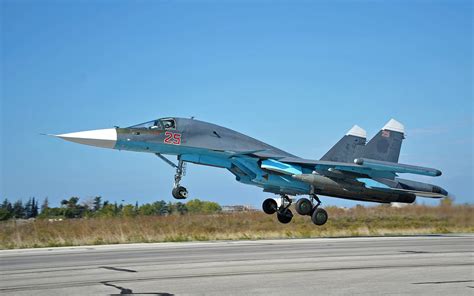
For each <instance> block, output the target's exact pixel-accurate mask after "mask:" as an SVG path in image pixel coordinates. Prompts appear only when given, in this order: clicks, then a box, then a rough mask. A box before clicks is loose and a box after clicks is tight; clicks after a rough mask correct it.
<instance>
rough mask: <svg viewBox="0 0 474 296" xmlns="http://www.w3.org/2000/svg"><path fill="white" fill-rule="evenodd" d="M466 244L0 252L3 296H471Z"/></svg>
mask: <svg viewBox="0 0 474 296" xmlns="http://www.w3.org/2000/svg"><path fill="white" fill-rule="evenodd" d="M473 252H474V236H471V235H449V236H411V237H385V238H324V239H298V240H296V239H295V240H263V241H239V242H230V241H228V242H202V243H162V244H132V245H113V246H86V247H71V248H67V247H66V248H49V249H29V250H6V251H0V266H1V272H0V294H2V295H110V294H112V295H113V294H148V295H173V294H175V295H189V294H193V295H195V294H198V295H255V294H259V295H318V294H319V295H322V294H326V295H354V294H359V295H368V294H371V295H387V294H390V295H394V294H395V295H410V294H411V295H415V294H416V295H474V260H473Z"/></svg>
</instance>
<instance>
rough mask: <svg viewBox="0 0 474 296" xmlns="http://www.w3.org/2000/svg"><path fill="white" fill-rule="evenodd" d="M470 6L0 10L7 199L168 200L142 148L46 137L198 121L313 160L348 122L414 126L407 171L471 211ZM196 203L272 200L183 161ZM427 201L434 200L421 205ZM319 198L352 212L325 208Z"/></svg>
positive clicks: (2, 191) (154, 161)
mask: <svg viewBox="0 0 474 296" xmlns="http://www.w3.org/2000/svg"><path fill="white" fill-rule="evenodd" d="M472 8H473V7H472V2H471V1H465V2H461V1H443V2H431V1H419V2H417V1H407V2H405V1H392V2H388V1H385V2H374V1H370V2H362V1H350V2H345V1H336V2H334V1H328V2H317V1H315V2H314V3H309V2H273V3H272V2H267V1H260V2H253V3H252V2H250V1H229V2H226V3H220V2H217V1H216V2H214V1H213V2H198V1H193V2H170V1H162V2H159V1H127V2H122V1H32V2H29V1H2V4H1V25H2V28H1V30H2V31H1V32H2V33H1V35H2V43H1V50H2V58H1V70H2V73H1V74H2V78H1V82H2V85H1V105H0V108H1V121H0V124H1V138H0V141H1V142H0V147H1V148H0V149H1V150H0V154H1V160H0V161H1V163H0V167H1V172H0V173H1V175H0V181H1V183H0V198H2V199H3V198H4V197H7V198H9V199H11V200H16V199H23V200H25V199H27V198H29V197H31V196H35V197H37V198H40V199H43V198H44V197H48V198H49V200H50V201H51V202H53V203H56V202H59V201H60V200H61V199H64V198H68V197H70V196H79V197H81V199H82V200H87V199H89V198H91V197H93V196H95V195H102V196H103V197H104V198H105V199H109V200H111V201H121V200H124V201H125V202H129V203H135V201H137V200H138V201H139V202H140V203H144V202H151V201H154V200H158V199H165V200H171V199H172V197H171V194H170V192H171V188H172V179H173V173H174V172H173V169H172V168H171V167H168V166H167V165H166V164H164V163H163V162H161V161H160V160H159V159H158V158H156V157H153V156H152V155H149V154H141V153H132V152H119V151H114V150H107V149H99V148H93V147H88V146H83V145H77V144H73V143H69V142H65V141H61V140H58V139H54V138H49V137H44V136H40V135H39V134H40V133H65V132H74V131H81V130H88V129H98V128H108V127H112V126H114V125H119V126H127V125H132V124H135V123H140V122H143V121H147V120H151V119H155V118H159V117H165V116H182V117H187V116H196V118H198V119H200V120H205V121H210V122H213V123H217V124H220V125H223V126H226V127H230V128H232V129H235V130H238V131H240V132H243V133H246V134H248V135H251V136H253V137H256V138H259V139H261V140H263V141H265V142H268V143H269V144H272V145H275V146H277V147H279V148H282V149H284V150H287V151H288V152H291V153H294V154H297V155H299V156H302V157H306V158H319V157H321V156H322V155H323V154H324V153H325V152H326V151H327V150H328V149H329V148H330V147H331V146H332V145H333V144H334V143H335V142H336V141H337V140H339V138H340V137H341V136H342V135H343V134H345V133H346V132H347V130H348V129H349V128H350V127H351V126H352V125H353V124H358V125H360V126H362V127H363V128H365V129H366V130H367V131H368V134H369V137H371V136H372V135H374V134H375V133H376V132H377V131H378V130H379V129H380V128H381V127H382V126H383V125H384V124H385V123H386V121H388V120H389V119H390V118H392V117H393V118H396V119H397V120H399V121H401V122H402V123H404V124H405V126H406V131H407V132H406V134H407V135H406V140H405V142H404V144H403V147H402V153H401V157H400V162H403V163H409V164H417V165H424V166H430V167H436V168H439V169H441V170H442V171H443V176H441V177H439V178H420V177H416V176H414V177H413V178H414V179H416V180H423V181H428V182H433V183H436V184H438V185H441V186H443V187H445V188H446V189H447V190H448V191H450V192H452V194H453V195H454V196H455V198H456V201H457V202H461V203H463V202H471V203H472V201H473V193H474V192H473V191H474V190H473V137H474V134H473V113H474V110H473V103H472V102H473V89H472V85H473V84H472V83H473V72H472V71H473V70H472V69H473V56H472V55H473V52H472V50H473V48H472V44H473V40H472V39H473V32H472V30H473V29H472V26H473V24H472V19H473V15H472V11H473V9H472ZM183 185H185V186H187V187H188V189H189V190H190V193H191V195H192V197H196V198H201V199H207V200H214V201H218V202H220V203H221V204H242V203H243V204H253V205H255V206H259V205H260V203H261V201H262V200H263V199H264V198H266V197H268V196H269V195H268V194H266V193H263V192H262V191H261V190H260V189H259V188H257V187H251V186H247V185H243V184H240V183H237V182H235V181H234V177H233V176H232V175H231V174H230V173H228V172H227V171H225V170H219V169H215V168H206V167H202V166H196V165H189V166H188V174H187V176H186V177H185V178H184V180H183ZM419 201H420V202H422V201H425V202H428V200H427V199H421V198H420V199H419ZM323 202H324V203H325V204H335V205H345V206H351V205H354V204H355V203H354V202H351V201H344V200H339V199H335V198H323Z"/></svg>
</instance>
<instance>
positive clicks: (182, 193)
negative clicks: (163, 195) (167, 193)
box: [171, 186, 188, 199]
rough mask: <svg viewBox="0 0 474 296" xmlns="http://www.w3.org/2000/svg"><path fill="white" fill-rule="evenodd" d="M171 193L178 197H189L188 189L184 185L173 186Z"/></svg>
mask: <svg viewBox="0 0 474 296" xmlns="http://www.w3.org/2000/svg"><path fill="white" fill-rule="evenodd" d="M171 194H172V195H173V197H174V198H176V199H186V197H188V190H187V189H186V188H184V187H183V186H178V187H176V188H173V191H171Z"/></svg>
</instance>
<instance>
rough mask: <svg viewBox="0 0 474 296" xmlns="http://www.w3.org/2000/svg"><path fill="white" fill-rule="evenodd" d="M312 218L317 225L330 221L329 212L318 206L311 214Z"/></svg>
mask: <svg viewBox="0 0 474 296" xmlns="http://www.w3.org/2000/svg"><path fill="white" fill-rule="evenodd" d="M311 220H312V221H313V223H314V224H316V225H324V224H325V223H326V222H327V221H328V212H326V210H325V209H321V208H317V209H316V210H315V211H314V212H313V214H312V215H311Z"/></svg>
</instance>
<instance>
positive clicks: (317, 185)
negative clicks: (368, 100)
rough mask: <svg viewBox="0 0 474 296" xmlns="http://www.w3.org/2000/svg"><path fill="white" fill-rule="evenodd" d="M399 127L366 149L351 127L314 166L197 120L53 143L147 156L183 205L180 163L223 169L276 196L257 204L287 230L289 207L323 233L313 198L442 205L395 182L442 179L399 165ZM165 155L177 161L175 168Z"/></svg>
mask: <svg viewBox="0 0 474 296" xmlns="http://www.w3.org/2000/svg"><path fill="white" fill-rule="evenodd" d="M404 132H405V131H404V127H403V125H402V124H401V123H399V122H398V121H396V120H394V119H391V120H390V121H389V122H388V123H387V124H386V125H385V126H384V127H383V128H382V129H381V130H380V131H379V132H378V133H377V135H375V136H374V137H373V138H372V139H371V140H370V141H369V142H368V143H367V144H366V132H365V130H363V129H362V128H360V127H359V126H357V125H355V126H354V127H352V128H351V129H350V130H349V132H347V134H346V135H345V136H343V137H342V139H341V140H339V142H337V143H336V145H334V146H333V147H332V148H331V149H330V150H329V151H328V152H327V153H326V154H325V155H324V156H323V157H322V158H321V159H320V160H313V159H303V158H300V157H297V156H295V155H292V154H290V153H288V152H285V151H283V150H280V149H278V148H275V147H273V146H270V145H268V144H266V143H263V142H261V141H259V140H256V139H254V138H251V137H249V136H246V135H244V134H241V133H238V132H236V131H233V130H231V129H228V128H225V127H222V126H218V125H215V124H212V123H208V122H203V121H199V120H195V119H187V118H177V117H167V118H161V119H157V120H152V121H149V122H145V123H142V124H138V125H134V126H130V127H127V128H119V127H116V128H111V129H100V130H92V131H83V132H77V133H68V134H61V135H54V136H56V137H59V138H62V139H64V140H67V141H71V142H76V143H80V144H86V145H92V146H97V147H104V148H112V149H118V150H129V151H138V152H147V153H153V154H155V155H156V156H158V157H159V158H161V159H162V160H164V161H165V162H166V163H167V164H169V165H171V166H172V167H174V168H175V169H176V174H175V176H174V187H173V190H172V195H173V197H174V198H176V199H185V198H186V197H187V196H188V191H187V189H186V188H185V187H183V186H181V184H180V181H181V178H182V176H183V173H184V170H185V163H187V162H190V163H195V164H201V165H207V166H214V167H219V168H224V169H227V170H228V171H230V172H231V173H232V174H234V175H235V177H236V179H237V181H239V182H242V183H245V184H250V185H256V186H259V187H261V188H263V191H265V192H271V193H274V194H276V195H279V196H280V198H269V199H266V200H265V201H264V202H263V205H262V208H263V211H264V212H265V213H267V214H274V213H276V214H277V218H278V221H280V222H281V223H289V222H290V221H291V219H292V217H293V213H292V211H291V210H290V208H289V207H290V205H291V204H292V202H293V201H294V200H295V198H290V196H297V195H308V196H309V198H305V197H303V198H299V199H298V200H297V201H296V204H295V209H296V212H298V214H300V215H308V216H310V217H311V220H312V221H313V223H314V224H316V225H323V224H325V223H326V221H327V219H328V214H327V212H326V211H325V210H324V209H322V208H321V207H320V204H321V201H320V200H319V198H318V196H317V195H318V194H319V195H325V196H333V197H338V198H345V199H351V200H359V201H370V202H378V203H392V202H397V203H413V202H414V201H415V199H416V196H423V197H430V198H442V197H445V196H447V194H448V193H447V192H446V190H444V189H442V188H440V187H438V186H435V185H431V184H426V183H421V182H415V181H410V180H406V179H401V178H398V174H402V173H410V174H418V175H425V176H433V177H434V176H440V175H441V172H440V171H439V170H436V169H432V168H426V167H420V166H414V165H408V164H401V163H398V157H399V155H400V148H401V145H402V141H403V139H404ZM164 155H175V156H177V164H176V163H174V162H172V161H170V160H169V159H168V158H166V157H165V156H164Z"/></svg>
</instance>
